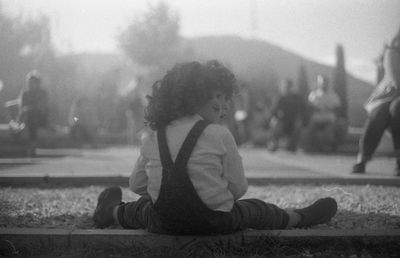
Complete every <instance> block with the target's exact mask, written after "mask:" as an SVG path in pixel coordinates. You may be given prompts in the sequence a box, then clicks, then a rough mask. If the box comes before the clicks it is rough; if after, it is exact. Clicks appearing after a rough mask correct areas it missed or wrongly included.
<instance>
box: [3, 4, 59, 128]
mask: <svg viewBox="0 0 400 258" xmlns="http://www.w3.org/2000/svg"><path fill="white" fill-rule="evenodd" d="M49 28H50V26H49V21H48V19H47V18H45V17H42V18H41V19H38V20H22V19H21V18H19V17H16V18H14V17H8V16H6V15H5V14H4V13H3V11H2V6H1V3H0V39H1V40H0V80H2V81H3V82H4V90H3V91H2V94H0V105H1V106H2V105H3V104H4V102H5V101H8V100H11V99H13V98H16V97H17V95H18V93H19V92H20V90H21V88H22V87H23V86H24V83H25V75H26V73H27V72H28V71H30V70H32V69H38V70H39V71H40V72H41V73H42V71H43V70H44V68H51V69H54V53H53V48H52V44H51V40H50V38H51V37H50V29H49ZM45 73H46V72H45ZM50 73H51V71H49V74H50ZM50 94H51V93H50ZM7 121H8V117H7V114H6V111H5V110H4V109H1V108H0V122H7Z"/></svg>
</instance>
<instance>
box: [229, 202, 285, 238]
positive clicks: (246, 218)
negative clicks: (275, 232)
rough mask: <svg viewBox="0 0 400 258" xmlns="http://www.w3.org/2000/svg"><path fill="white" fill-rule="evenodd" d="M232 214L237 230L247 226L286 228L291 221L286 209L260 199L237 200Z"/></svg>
mask: <svg viewBox="0 0 400 258" xmlns="http://www.w3.org/2000/svg"><path fill="white" fill-rule="evenodd" d="M231 214H232V219H233V228H234V230H235V231H237V230H242V229H246V228H253V229H285V228H286V227H287V226H288V224H289V221H290V216H289V214H288V213H287V212H286V211H285V210H283V209H281V208H279V207H278V206H276V205H274V204H270V203H265V202H263V201H261V200H258V199H243V200H238V201H236V202H235V204H234V206H233V209H232V211H231Z"/></svg>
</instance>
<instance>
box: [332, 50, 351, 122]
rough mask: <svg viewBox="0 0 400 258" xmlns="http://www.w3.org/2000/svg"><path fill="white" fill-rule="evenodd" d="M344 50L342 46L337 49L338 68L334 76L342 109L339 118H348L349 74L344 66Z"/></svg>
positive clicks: (335, 88)
mask: <svg viewBox="0 0 400 258" xmlns="http://www.w3.org/2000/svg"><path fill="white" fill-rule="evenodd" d="M344 62H345V61H344V50H343V46H342V45H338V46H337V47H336V67H335V69H334V74H333V88H334V90H335V91H336V92H337V94H338V95H339V98H340V101H341V107H340V108H339V110H338V116H339V118H344V119H346V120H347V118H348V100H347V78H346V77H347V74H346V69H345V65H344Z"/></svg>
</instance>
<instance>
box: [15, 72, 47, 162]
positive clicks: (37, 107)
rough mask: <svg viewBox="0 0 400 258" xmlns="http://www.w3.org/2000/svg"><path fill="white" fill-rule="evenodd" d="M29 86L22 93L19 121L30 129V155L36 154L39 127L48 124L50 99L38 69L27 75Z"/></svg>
mask: <svg viewBox="0 0 400 258" xmlns="http://www.w3.org/2000/svg"><path fill="white" fill-rule="evenodd" d="M26 84H27V87H26V88H25V89H24V90H23V91H22V94H21V105H20V109H19V115H18V123H24V124H25V125H26V127H27V129H28V135H29V143H30V150H29V153H30V155H34V154H35V149H36V141H37V135H38V129H39V128H40V127H45V126H47V122H48V100H47V92H46V90H45V89H43V88H42V87H41V78H40V75H39V73H38V72H37V71H35V70H34V71H31V72H29V73H28V74H27V76H26Z"/></svg>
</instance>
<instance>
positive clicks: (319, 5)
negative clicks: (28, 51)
mask: <svg viewBox="0 0 400 258" xmlns="http://www.w3.org/2000/svg"><path fill="white" fill-rule="evenodd" d="M0 1H1V2H2V3H3V8H4V10H5V11H6V12H7V13H9V14H10V15H23V16H25V17H30V16H33V17H34V16H36V15H38V13H43V14H45V15H47V16H49V17H50V21H51V25H52V31H53V34H54V43H55V44H56V46H57V47H58V49H59V50H60V51H62V52H69V51H75V52H81V51H92V52H94V51H105V52H110V51H117V47H116V41H115V36H116V35H117V34H118V33H119V32H120V31H121V30H123V29H124V28H125V27H126V26H127V24H128V23H129V22H130V21H131V20H132V19H133V18H135V17H138V16H140V15H141V14H142V13H143V12H144V11H145V10H146V8H147V6H148V4H149V3H155V2H157V0H147V1H146V0H0ZM165 2H167V3H168V4H169V5H170V6H171V8H172V9H173V10H174V11H176V12H177V13H178V14H179V16H180V17H181V33H182V35H183V36H185V37H196V36H202V35H221V34H235V35H240V36H242V37H246V38H258V39H265V40H267V41H269V42H271V43H273V44H275V45H279V46H281V47H283V48H286V49H288V50H290V51H293V52H295V53H298V54H300V55H302V56H305V57H308V58H311V59H313V60H316V61H319V62H322V63H328V64H331V63H333V61H334V48H335V45H336V43H342V44H343V45H344V47H345V52H346V57H347V69H348V70H349V71H350V72H351V73H353V74H355V75H357V76H359V77H362V78H364V79H367V80H370V81H373V80H374V76H375V71H374V67H373V63H372V61H373V59H374V58H375V57H376V56H378V54H379V52H380V50H381V48H382V45H383V43H384V42H388V41H389V40H390V38H391V37H393V35H394V34H395V33H396V32H397V31H398V30H399V28H400V0H166V1H165Z"/></svg>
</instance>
